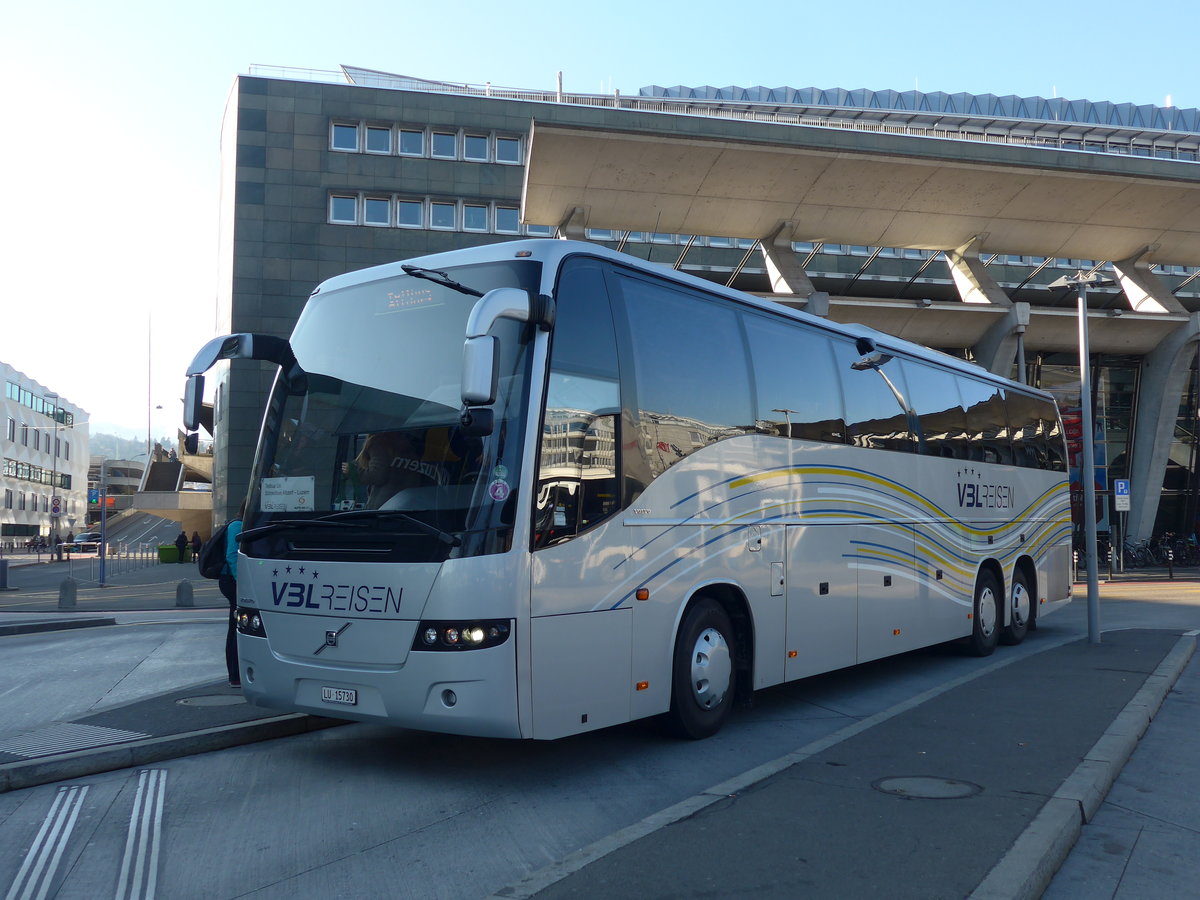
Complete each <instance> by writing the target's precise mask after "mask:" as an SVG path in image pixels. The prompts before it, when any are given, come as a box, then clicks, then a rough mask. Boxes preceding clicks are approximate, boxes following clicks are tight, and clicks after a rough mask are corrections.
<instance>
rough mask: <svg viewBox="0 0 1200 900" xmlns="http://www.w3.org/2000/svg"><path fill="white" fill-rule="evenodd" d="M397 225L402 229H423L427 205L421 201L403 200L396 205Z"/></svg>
mask: <svg viewBox="0 0 1200 900" xmlns="http://www.w3.org/2000/svg"><path fill="white" fill-rule="evenodd" d="M396 224H397V225H399V226H400V227H401V228H423V227H424V225H425V204H424V203H422V202H421V201H420V200H401V201H399V202H398V203H397V204H396Z"/></svg>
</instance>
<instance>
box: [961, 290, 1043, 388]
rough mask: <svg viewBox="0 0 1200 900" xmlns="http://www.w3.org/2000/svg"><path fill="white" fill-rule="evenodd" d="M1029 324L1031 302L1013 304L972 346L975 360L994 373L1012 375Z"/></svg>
mask: <svg viewBox="0 0 1200 900" xmlns="http://www.w3.org/2000/svg"><path fill="white" fill-rule="evenodd" d="M1028 325H1029V304H1028V303H1013V304H1011V305H1010V307H1009V310H1008V312H1007V313H1005V314H1004V316H1002V317H1001V318H999V319H997V320H996V321H995V322H994V323H993V324H992V327H991V328H989V329H988V330H987V331H986V332H985V333H984V335H983V337H981V338H980V339H979V343H977V344H976V345H975V346H974V347H972V348H971V351H972V352H973V353H974V354H975V361H976V362H977V363H979V364H980V365H981V366H983V367H984V368H985V369H987V370H988V371H989V372H992V373H993V374H996V375H1003V376H1004V377H1005V378H1009V377H1011V375H1012V365H1013V358H1014V357H1015V356H1016V355H1017V346H1018V343H1019V341H1020V339H1021V335H1022V334H1024V333H1025V329H1026V327H1028ZM1021 380H1024V378H1022V379H1021Z"/></svg>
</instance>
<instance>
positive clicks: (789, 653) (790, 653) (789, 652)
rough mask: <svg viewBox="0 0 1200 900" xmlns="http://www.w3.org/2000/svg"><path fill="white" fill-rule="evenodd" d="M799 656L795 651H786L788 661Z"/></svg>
mask: <svg viewBox="0 0 1200 900" xmlns="http://www.w3.org/2000/svg"><path fill="white" fill-rule="evenodd" d="M799 655H800V654H799V653H797V652H796V651H795V650H789V651H788V659H795V658H796V657H797V656H799Z"/></svg>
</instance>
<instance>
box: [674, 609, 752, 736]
mask: <svg viewBox="0 0 1200 900" xmlns="http://www.w3.org/2000/svg"><path fill="white" fill-rule="evenodd" d="M751 645H752V637H751V635H750V625H749V614H748V612H747V609H746V606H745V598H744V597H742V596H741V594H740V592H739V591H737V589H736V588H732V587H730V586H728V585H706V586H705V587H704V588H703V589H701V590H699V591H697V592H696V594H695V595H694V596H692V597H691V599H690V600H689V601H688V604H687V606H686V608H685V609H684V611H683V615H682V616H681V618H680V621H679V628H678V631H677V632H676V635H675V645H674V650H673V652H672V656H671V707H670V710H669V711H668V713H667V716H666V721H667V725H668V727H669V728H670V729H671V731H673V732H674V733H675V734H677V735H679V736H680V737H685V738H690V739H692V740H699V739H702V738H706V737H710V736H711V735H713V734H716V733H717V731H719V730H720V729H721V726H722V725H724V724H725V720H726V719H727V718H728V717H729V713H730V711H731V710H732V708H733V705H734V703H735V702H736V701H737V700H738V699H740V698H743V697H744V696H745V695H746V694H747V693H748V692H749V691H750V690H751V689H752V687H751V686H752V678H751V676H750V662H749V661H750V660H751V659H752V658H753V651H752V648H751Z"/></svg>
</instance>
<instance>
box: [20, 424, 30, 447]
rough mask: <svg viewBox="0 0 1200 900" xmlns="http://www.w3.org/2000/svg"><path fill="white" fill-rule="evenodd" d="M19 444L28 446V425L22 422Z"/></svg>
mask: <svg viewBox="0 0 1200 900" xmlns="http://www.w3.org/2000/svg"><path fill="white" fill-rule="evenodd" d="M21 446H22V447H28V446H29V426H28V425H26V424H24V423H22V424H21Z"/></svg>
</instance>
